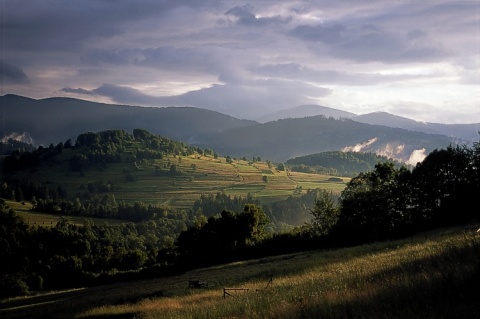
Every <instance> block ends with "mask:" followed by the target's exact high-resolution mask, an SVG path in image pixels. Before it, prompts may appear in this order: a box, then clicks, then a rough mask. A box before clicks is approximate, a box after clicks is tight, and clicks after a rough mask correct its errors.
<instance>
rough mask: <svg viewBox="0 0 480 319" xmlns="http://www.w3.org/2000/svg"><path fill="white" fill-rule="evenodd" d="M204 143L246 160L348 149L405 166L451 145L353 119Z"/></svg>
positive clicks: (264, 129) (234, 134) (281, 124)
mask: <svg viewBox="0 0 480 319" xmlns="http://www.w3.org/2000/svg"><path fill="white" fill-rule="evenodd" d="M203 142H204V144H205V145H202V144H201V143H200V144H199V146H201V147H203V146H209V147H212V148H214V149H215V150H217V151H218V152H219V153H220V154H231V155H233V156H242V155H245V156H247V157H250V156H256V155H260V156H262V158H268V159H270V160H272V161H275V162H285V161H286V160H288V159H291V158H294V157H298V156H304V155H309V154H314V153H319V152H325V151H339V150H348V149H353V148H358V149H361V151H362V152H371V153H376V154H382V155H384V156H388V157H392V158H395V159H397V160H401V161H407V160H408V159H409V158H410V156H411V155H412V153H413V152H414V151H415V150H422V149H424V150H425V153H426V154H428V153H429V152H431V151H433V150H434V149H439V148H445V147H447V146H448V145H450V144H452V143H453V142H454V140H453V139H452V138H450V137H447V136H444V135H433V134H426V133H420V132H414V131H407V130H404V129H399V128H390V127H386V126H380V125H369V124H364V123H359V122H356V121H353V120H348V119H343V120H336V119H333V118H326V117H324V116H322V115H319V116H313V117H306V118H301V119H284V120H278V121H273V122H268V123H265V124H256V125H252V126H249V127H247V128H232V129H230V130H228V131H225V132H222V133H220V134H218V133H216V134H208V136H207V137H205V139H204V141H203Z"/></svg>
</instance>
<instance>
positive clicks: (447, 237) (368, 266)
mask: <svg viewBox="0 0 480 319" xmlns="http://www.w3.org/2000/svg"><path fill="white" fill-rule="evenodd" d="M479 248H480V247H479V235H478V234H476V233H475V230H473V229H471V228H463V227H462V228H450V229H440V230H437V231H434V232H428V233H422V234H419V235H417V236H414V237H411V238H407V239H404V240H397V241H389V242H379V243H374V244H369V245H363V246H359V247H353V248H343V249H337V250H329V251H321V250H315V251H306V252H297V253H293V254H290V255H280V256H271V257H265V258H260V259H251V260H245V261H239V262H235V263H231V264H223V265H217V266H214V267H210V268H202V269H195V270H191V271H188V272H186V273H184V274H177V275H175V276H164V277H159V278H150V279H148V280H141V281H134V282H124V283H116V284H112V285H104V286H100V287H91V288H80V289H72V290H68V291H54V292H46V293H40V294H38V295H33V296H29V297H22V298H17V299H10V300H4V301H3V302H2V303H1V304H0V316H1V317H2V318H4V319H14V318H15V319H16V318H27V317H35V318H51V319H57V318H73V317H75V318H151V319H153V318H165V317H167V316H168V317H169V318H173V319H174V318H181V319H183V318H193V317H195V318H232V317H241V318H285V317H288V318H305V317H308V318H357V317H359V316H362V317H365V318H371V319H380V318H381V319H383V318H399V319H400V318H427V319H430V318H431V319H434V318H478V317H479V316H480V307H479V304H478V302H477V301H478V298H480V289H479V288H478V285H477V283H478V280H479V279H480V278H479V276H480V274H479V269H480V267H479V266H480V260H479V256H478V254H477V251H478V249H479ZM192 278H194V279H195V278H199V279H200V280H203V281H205V282H206V283H207V284H208V287H207V288H204V289H192V288H189V287H188V282H189V280H190V279H192ZM270 279H272V282H271V284H270V285H268V282H269V280H270ZM224 287H239V288H245V289H249V290H248V291H237V292H235V291H230V293H231V294H233V296H229V295H224V291H223V288H224ZM353 313H354V314H355V315H353Z"/></svg>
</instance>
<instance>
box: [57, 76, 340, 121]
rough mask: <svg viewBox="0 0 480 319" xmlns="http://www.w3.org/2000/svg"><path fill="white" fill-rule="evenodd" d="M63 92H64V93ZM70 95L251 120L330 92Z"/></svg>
mask: <svg viewBox="0 0 480 319" xmlns="http://www.w3.org/2000/svg"><path fill="white" fill-rule="evenodd" d="M64 90H65V89H64ZM67 90H68V91H69V92H72V93H81V94H96V95H100V96H104V97H108V98H110V99H111V100H112V101H115V102H116V103H120V104H134V105H146V106H171V105H181V106H185V105H188V106H196V107H201V108H205V109H210V110H214V111H218V112H223V113H226V114H230V115H232V116H237V117H239V118H248V119H254V118H256V117H258V116H259V114H260V115H264V114H268V113H270V112H272V111H274V110H277V109H285V108H289V107H291V106H292V105H300V104H305V103H311V100H310V98H309V97H310V96H313V97H321V96H326V95H329V94H330V93H331V91H330V90H329V89H326V88H320V87H315V86H312V85H308V84H305V83H302V82H298V81H281V80H262V81H253V82H246V83H243V84H241V85H228V84H227V85H213V86H211V87H209V88H205V89H201V90H197V91H191V92H188V93H185V94H181V95H176V96H152V95H148V94H144V93H142V92H140V91H139V90H136V89H133V88H131V87H127V86H118V85H113V84H103V85H102V86H100V87H98V88H96V89H94V90H91V91H90V90H83V89H67Z"/></svg>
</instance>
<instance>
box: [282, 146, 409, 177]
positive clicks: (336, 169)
mask: <svg viewBox="0 0 480 319" xmlns="http://www.w3.org/2000/svg"><path fill="white" fill-rule="evenodd" d="M391 161H392V160H391V159H390V158H388V157H386V156H379V155H376V154H373V153H358V152H339V151H331V152H322V153H316V154H310V155H306V156H299V157H295V158H292V159H289V160H288V161H287V162H286V164H288V165H289V166H290V170H292V171H297V172H305V173H309V172H314V173H323V174H331V175H340V176H351V177H354V176H356V175H358V174H360V173H361V172H368V171H372V170H373V169H374V168H375V165H377V164H378V163H387V162H391ZM402 165H404V164H402V163H400V162H397V163H396V167H397V168H400V167H401V166H402Z"/></svg>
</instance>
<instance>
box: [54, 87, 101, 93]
mask: <svg viewBox="0 0 480 319" xmlns="http://www.w3.org/2000/svg"><path fill="white" fill-rule="evenodd" d="M60 91H61V92H65V93H74V94H80V95H95V92H93V91H90V90H85V89H81V88H77V89H72V88H69V87H66V88H63V89H61V90H60Z"/></svg>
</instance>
